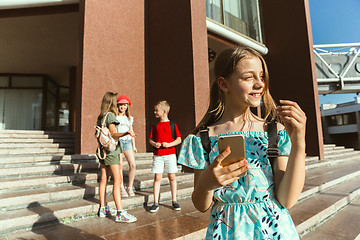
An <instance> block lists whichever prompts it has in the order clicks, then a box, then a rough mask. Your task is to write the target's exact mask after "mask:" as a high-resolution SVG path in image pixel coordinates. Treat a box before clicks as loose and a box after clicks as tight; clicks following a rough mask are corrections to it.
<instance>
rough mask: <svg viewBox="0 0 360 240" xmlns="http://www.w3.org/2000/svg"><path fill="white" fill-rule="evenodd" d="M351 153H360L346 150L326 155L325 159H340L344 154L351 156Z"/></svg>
mask: <svg viewBox="0 0 360 240" xmlns="http://www.w3.org/2000/svg"><path fill="white" fill-rule="evenodd" d="M350 153H359V151H355V150H354V149H346V151H341V152H340V151H334V152H329V153H326V154H324V155H325V159H326V158H334V157H339V156H343V155H344V154H350Z"/></svg>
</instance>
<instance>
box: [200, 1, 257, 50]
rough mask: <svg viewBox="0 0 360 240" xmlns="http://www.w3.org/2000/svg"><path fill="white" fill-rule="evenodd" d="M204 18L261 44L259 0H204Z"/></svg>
mask: <svg viewBox="0 0 360 240" xmlns="http://www.w3.org/2000/svg"><path fill="white" fill-rule="evenodd" d="M206 16H207V17H208V18H211V19H212V20H214V21H216V22H218V23H221V24H223V25H225V26H227V27H229V28H231V29H233V30H234V31H237V32H239V33H242V34H244V35H246V36H248V37H250V38H252V39H254V40H256V41H258V42H261V43H262V42H263V40H262V36H261V34H262V33H261V19H260V8H259V0H206Z"/></svg>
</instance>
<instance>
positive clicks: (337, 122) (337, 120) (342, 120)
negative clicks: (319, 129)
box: [326, 112, 356, 126]
mask: <svg viewBox="0 0 360 240" xmlns="http://www.w3.org/2000/svg"><path fill="white" fill-rule="evenodd" d="M326 118H327V122H328V124H329V126H341V125H349V124H356V114H355V113H354V112H353V113H347V114H340V115H334V116H329V117H326Z"/></svg>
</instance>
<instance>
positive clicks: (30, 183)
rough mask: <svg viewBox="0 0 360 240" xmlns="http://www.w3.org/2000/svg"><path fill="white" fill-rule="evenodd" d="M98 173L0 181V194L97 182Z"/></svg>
mask: <svg viewBox="0 0 360 240" xmlns="http://www.w3.org/2000/svg"><path fill="white" fill-rule="evenodd" d="M99 177H100V173H99V172H98V171H97V172H95V173H90V172H86V173H85V172H84V173H75V174H71V175H51V176H31V177H23V178H12V179H0V193H2V192H4V191H6V192H7V191H16V190H21V189H26V188H40V187H45V186H46V187H50V186H53V185H59V184H70V183H71V184H78V183H87V182H88V181H97V180H98V178H99Z"/></svg>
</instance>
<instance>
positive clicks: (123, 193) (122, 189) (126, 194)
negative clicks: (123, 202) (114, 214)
mask: <svg viewBox="0 0 360 240" xmlns="http://www.w3.org/2000/svg"><path fill="white" fill-rule="evenodd" d="M121 197H129V194H128V193H127V191H126V189H125V188H121Z"/></svg>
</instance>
